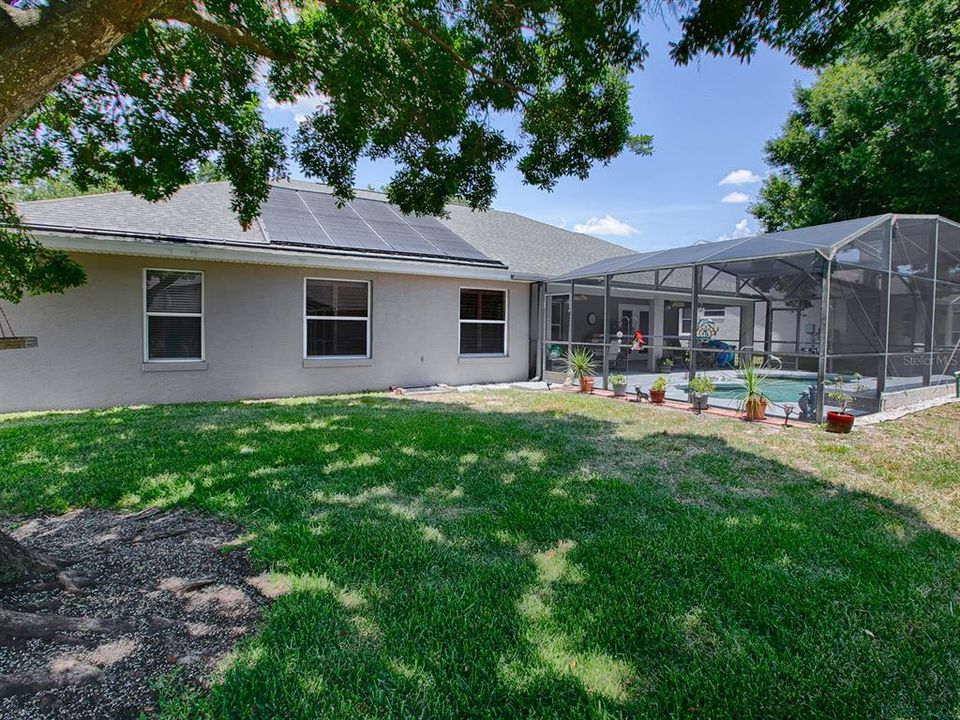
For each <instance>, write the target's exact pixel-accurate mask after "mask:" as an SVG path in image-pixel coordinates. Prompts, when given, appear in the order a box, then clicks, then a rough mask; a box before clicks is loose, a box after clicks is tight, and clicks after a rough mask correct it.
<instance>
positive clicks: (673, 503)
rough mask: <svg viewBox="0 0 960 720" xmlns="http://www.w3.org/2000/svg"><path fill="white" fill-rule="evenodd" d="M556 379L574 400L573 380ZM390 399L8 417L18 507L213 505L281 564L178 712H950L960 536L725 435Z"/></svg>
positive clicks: (5, 459)
mask: <svg viewBox="0 0 960 720" xmlns="http://www.w3.org/2000/svg"><path fill="white" fill-rule="evenodd" d="M561 403H562V401H561ZM557 407H559V408H561V409H560V410H557V409H556V408H555V409H554V411H551V412H508V411H503V412H500V411H496V410H485V411H478V410H476V409H473V408H471V407H467V406H462V405H455V404H433V403H413V402H403V401H396V400H392V399H388V398H382V397H374V396H367V397H356V398H332V399H324V400H319V401H311V402H304V403H290V404H272V403H257V404H229V405H206V406H204V405H197V406H168V407H156V408H145V409H141V410H130V409H127V410H115V411H91V412H89V413H81V414H77V415H62V416H59V415H46V416H40V417H37V418H32V419H25V420H16V421H10V422H5V423H0V463H2V465H0V467H2V468H3V469H2V470H0V510H3V511H10V512H35V511H40V510H49V509H65V508H67V507H71V506H77V505H102V506H113V505H119V506H128V507H140V506H143V505H148V504H155V505H179V506H187V507H197V508H201V509H205V510H207V511H210V512H213V513H217V514H221V515H226V516H228V517H231V518H234V519H236V520H238V521H239V522H240V523H242V524H243V525H244V526H245V527H246V528H247V529H248V530H249V531H250V533H251V536H252V537H251V539H250V541H249V542H250V544H251V552H252V556H253V558H254V559H255V561H256V562H258V563H260V564H262V565H263V566H264V567H266V568H269V569H270V570H272V571H273V572H274V573H276V574H277V575H278V579H279V580H281V581H283V582H284V583H286V584H288V585H289V589H290V591H289V593H287V594H286V595H284V596H282V597H280V598H279V599H278V600H277V601H276V602H275V604H274V605H273V606H272V607H271V608H270V610H269V611H268V613H267V616H266V619H265V622H264V623H263V626H262V628H261V631H260V633H259V635H258V636H257V637H256V638H254V639H252V640H251V641H249V642H246V643H245V644H244V645H242V646H241V647H240V648H238V650H237V651H236V653H235V654H234V656H233V657H232V658H231V659H230V662H229V663H225V671H224V674H223V678H222V682H218V683H217V684H215V685H214V687H213V689H212V691H211V692H210V693H209V694H208V695H206V696H204V697H195V698H190V697H182V696H176V695H175V694H174V696H173V697H170V698H168V702H167V703H166V706H165V711H166V712H167V713H168V714H169V715H171V716H207V715H208V716H215V717H226V716H247V715H249V714H252V713H255V714H256V716H260V717H291V718H295V717H316V716H321V715H323V716H328V715H330V716H342V717H358V716H360V717H362V716H371V717H374V716H375V717H385V716H393V717H407V716H426V717H467V716H483V717H488V716H497V717H518V716H525V717H534V716H535V717H557V716H563V717H584V716H598V717H599V716H624V715H627V716H647V715H668V716H672V715H694V716H696V715H698V714H702V715H703V716H706V717H718V716H736V717H744V716H763V717H770V716H794V717H795V716H809V715H826V716H844V717H854V716H871V717H877V716H890V717H894V716H896V717H907V716H910V717H915V716H934V715H949V714H951V713H953V712H954V711H955V710H956V708H957V705H958V703H960V632H958V630H960V627H958V619H957V615H956V610H955V604H956V602H957V594H958V591H960V574H958V573H960V565H958V561H957V557H958V556H957V549H958V547H957V543H956V542H955V541H954V540H953V539H952V538H950V537H948V536H946V535H943V534H941V533H938V532H936V531H934V530H932V529H930V528H929V527H927V526H925V524H924V522H923V519H922V518H921V517H920V516H919V515H918V514H916V513H915V512H914V511H913V510H912V509H911V508H908V507H904V506H897V505H895V504H893V503H891V502H889V501H887V500H884V499H881V498H878V497H875V496H871V495H866V494H855V493H846V492H842V491H838V490H836V489H835V488H831V487H829V486H826V485H824V484H822V483H821V482H820V481H819V480H818V479H817V478H815V477H813V476H810V475H805V474H802V473H799V472H798V471H796V470H794V469H792V468H789V467H786V466H784V465H782V464H779V463H777V462H775V461H772V460H770V459H767V458H762V457H759V456H757V455H753V454H750V453H748V452H744V451H742V450H737V449H734V448H732V447H730V446H729V445H727V444H726V443H725V442H724V441H723V439H722V438H720V437H717V436H715V435H711V434H703V435H701V434H664V433H651V434H646V435H642V434H641V436H640V437H639V438H637V439H631V440H625V439H623V438H618V437H617V427H616V425H615V424H614V423H612V422H608V421H605V420H602V419H596V418H591V417H587V416H585V415H580V414H576V413H573V412H566V411H564V410H563V405H562V404H561V405H559V406H557Z"/></svg>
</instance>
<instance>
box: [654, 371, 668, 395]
mask: <svg viewBox="0 0 960 720" xmlns="http://www.w3.org/2000/svg"><path fill="white" fill-rule="evenodd" d="M650 389H651V390H656V391H657V392H661V391H663V390H666V389H667V379H666V378H665V377H664V376H663V375H661V376H660V377H658V378H657V379H656V380H654V381H653V383H652V384H651V385H650Z"/></svg>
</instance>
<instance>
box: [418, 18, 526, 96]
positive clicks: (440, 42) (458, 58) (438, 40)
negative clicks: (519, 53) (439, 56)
mask: <svg viewBox="0 0 960 720" xmlns="http://www.w3.org/2000/svg"><path fill="white" fill-rule="evenodd" d="M403 22H404V24H406V26H407V27H409V28H411V29H412V30H414V31H416V32H418V33H420V34H421V35H423V36H424V37H425V38H427V39H428V40H430V41H432V42H433V43H434V44H436V45H437V47H439V48H440V49H441V50H443V51H444V52H445V53H446V54H447V55H448V56H449V57H450V59H451V60H453V61H454V62H455V63H456V64H457V65H459V66H460V67H462V68H463V69H464V70H466V71H467V72H469V73H472V74H473V75H477V76H478V77H481V78H483V79H484V80H486V81H487V82H492V83H494V84H496V85H500V86H502V87H505V88H507V89H508V90H509V91H510V92H512V93H513V94H514V95H517V96H520V95H526V96H527V97H530V98H532V97H533V93H531V92H529V91H527V90H525V89H523V88H521V87H517V86H516V85H514V84H513V83H510V82H507V81H506V80H501V79H500V78H498V77H494V76H493V75H491V74H490V73H488V72H487V71H486V70H481V69H480V68H478V67H476V66H474V65H471V64H470V63H469V62H467V60H466V59H465V58H464V57H463V56H462V55H461V54H460V53H458V52H457V51H456V49H455V48H454V47H453V46H452V45H451V44H450V43H448V42H447V41H446V40H444V39H443V38H442V37H440V36H439V35H437V33H435V32H434V31H433V30H431V29H430V28H428V27H427V26H426V25H424V24H423V23H422V22H420V21H419V20H417V19H416V18H412V17H409V16H407V15H404V16H403Z"/></svg>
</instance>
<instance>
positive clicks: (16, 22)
mask: <svg viewBox="0 0 960 720" xmlns="http://www.w3.org/2000/svg"><path fill="white" fill-rule="evenodd" d="M160 3H161V0H74V2H70V3H53V4H52V5H51V6H48V7H42V8H35V9H33V10H28V11H24V10H22V9H15V8H12V7H10V6H8V5H7V4H6V3H4V5H3V12H2V13H0V133H2V132H3V131H4V130H6V129H7V128H8V127H9V126H10V125H11V124H13V123H14V122H15V121H16V120H18V119H19V118H21V117H23V116H24V115H26V114H27V113H28V112H29V111H30V110H31V109H33V107H35V106H36V105H37V103H39V102H40V101H41V100H43V98H44V97H45V96H46V95H47V94H48V93H49V92H50V91H52V90H53V89H54V88H56V87H57V86H58V85H59V84H60V83H61V82H63V81H64V80H65V79H66V78H68V77H70V76H71V75H73V74H74V73H77V72H80V71H81V70H83V68H85V67H87V66H88V65H89V64H90V63H92V62H96V61H97V60H99V59H101V58H103V57H105V56H106V55H107V53H109V52H110V51H111V50H112V49H113V48H114V47H115V46H116V45H117V44H118V43H120V42H122V41H123V40H124V38H126V37H127V36H128V35H130V33H132V32H134V31H135V30H136V29H137V28H138V27H140V25H141V23H143V21H144V20H146V18H148V17H150V15H151V14H152V13H153V12H155V11H156V8H157V6H158V5H160Z"/></svg>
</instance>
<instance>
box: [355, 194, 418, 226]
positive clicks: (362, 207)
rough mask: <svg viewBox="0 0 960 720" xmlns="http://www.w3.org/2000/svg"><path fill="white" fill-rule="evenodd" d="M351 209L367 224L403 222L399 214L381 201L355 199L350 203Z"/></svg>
mask: <svg viewBox="0 0 960 720" xmlns="http://www.w3.org/2000/svg"><path fill="white" fill-rule="evenodd" d="M350 207H352V208H353V209H354V210H356V211H357V214H358V215H359V216H360V217H362V218H363V219H364V220H366V221H367V222H403V218H402V217H401V216H400V215H399V214H397V213H396V212H394V211H393V209H392V208H391V207H390V206H389V205H388V204H387V203H385V202H380V201H379V200H368V199H366V198H354V199H353V200H351V201H350ZM404 224H406V223H404Z"/></svg>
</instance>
